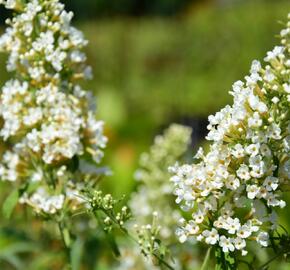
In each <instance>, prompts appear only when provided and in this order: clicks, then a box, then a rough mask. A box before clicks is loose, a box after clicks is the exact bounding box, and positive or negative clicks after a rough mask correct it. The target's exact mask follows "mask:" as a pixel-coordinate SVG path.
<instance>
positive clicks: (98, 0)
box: [0, 0, 202, 24]
mask: <svg viewBox="0 0 290 270" xmlns="http://www.w3.org/2000/svg"><path fill="white" fill-rule="evenodd" d="M62 2H63V3H65V5H66V9H67V10H72V11H74V12H75V13H76V14H77V19H96V18H102V17H108V16H123V15H124V16H145V15H158V16H171V15H175V14H176V13H178V12H180V11H181V10H183V9H184V8H186V6H187V5H190V4H191V3H194V2H202V0H154V1H152V0H110V1H108V0H63V1H62ZM8 14H9V13H8V12H7V11H5V10H4V8H3V7H1V8H0V23H1V24H3V23H4V21H5V18H6V17H7V16H8Z"/></svg>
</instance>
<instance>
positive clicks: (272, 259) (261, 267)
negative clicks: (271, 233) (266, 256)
mask: <svg viewBox="0 0 290 270" xmlns="http://www.w3.org/2000/svg"><path fill="white" fill-rule="evenodd" d="M283 254H285V251H283V252H280V253H278V254H276V255H275V256H274V257H272V258H271V259H270V260H269V261H267V262H266V263H264V264H263V265H262V266H260V267H259V268H258V270H264V269H265V267H266V266H268V265H269V264H270V263H271V262H273V261H274V260H276V259H277V258H279V257H280V256H282V255H283Z"/></svg>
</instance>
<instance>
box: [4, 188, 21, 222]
mask: <svg viewBox="0 0 290 270" xmlns="http://www.w3.org/2000/svg"><path fill="white" fill-rule="evenodd" d="M18 199H19V192H18V190H17V189H15V190H13V191H12V192H11V193H10V194H9V195H8V197H7V198H6V200H5V201H4V203H3V206H2V211H3V215H4V217H5V218H7V219H9V218H10V216H11V214H12V212H13V210H14V208H15V206H16V205H17V203H18Z"/></svg>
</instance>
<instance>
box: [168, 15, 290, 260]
mask: <svg viewBox="0 0 290 270" xmlns="http://www.w3.org/2000/svg"><path fill="white" fill-rule="evenodd" d="M288 17H289V19H290V14H289V16H288ZM281 40H282V42H281V43H282V44H281V46H277V47H275V48H274V50H273V51H270V52H268V53H267V57H266V58H265V59H264V60H265V62H266V66H265V67H264V68H263V67H262V66H261V64H260V63H259V62H258V61H256V60H255V61H254V62H253V64H252V67H251V72H250V75H249V76H246V77H245V82H242V81H238V82H236V83H234V85H233V90H232V91H231V92H230V94H231V95H232V96H233V97H234V102H233V105H232V106H226V107H225V108H223V109H222V110H221V111H220V112H218V113H217V114H215V115H212V116H209V125H208V129H209V133H208V135H207V140H210V141H212V144H211V145H210V150H209V151H208V152H207V153H204V151H203V150H202V149H200V150H199V151H198V153H197V155H196V156H195V158H196V161H197V162H196V163H195V164H191V165H182V166H178V165H176V166H173V167H171V168H170V172H171V173H172V174H173V176H172V178H171V181H172V182H173V183H174V184H175V192H174V193H175V195H176V196H177V199H176V202H177V203H178V204H179V203H181V204H182V208H183V209H184V210H187V211H190V212H191V213H192V218H191V219H190V220H188V221H185V220H184V219H182V220H181V221H180V222H181V226H180V228H179V229H178V230H177V235H178V236H179V239H180V241H181V242H185V241H186V240H187V239H188V238H194V239H196V240H197V241H202V242H205V243H206V244H209V245H216V246H219V247H220V248H221V249H222V251H223V252H234V251H235V250H238V251H241V253H242V255H246V254H247V242H248V241H250V240H254V241H257V242H258V243H259V244H260V245H261V246H264V247H266V246H268V244H269V231H271V230H274V229H275V228H276V226H277V214H276V212H275V208H277V207H280V208H283V207H285V202H284V201H283V200H282V199H281V197H282V195H283V191H284V189H285V186H288V185H289V176H290V174H289V167H290V160H289V145H290V144H289V143H290V135H289V132H290V117H289V102H290V85H289V83H290V69H289V68H290V59H289V53H290V22H288V24H287V28H286V29H284V30H282V31H281Z"/></svg>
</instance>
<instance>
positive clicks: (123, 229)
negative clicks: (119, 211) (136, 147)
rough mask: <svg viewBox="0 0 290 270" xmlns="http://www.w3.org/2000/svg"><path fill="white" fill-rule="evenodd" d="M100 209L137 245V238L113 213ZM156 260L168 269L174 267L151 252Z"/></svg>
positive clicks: (170, 269)
mask: <svg viewBox="0 0 290 270" xmlns="http://www.w3.org/2000/svg"><path fill="white" fill-rule="evenodd" d="M99 210H100V211H102V212H103V213H104V214H105V215H107V216H108V217H109V218H111V220H112V221H113V222H114V223H115V224H116V225H117V226H118V228H119V230H120V231H121V232H122V233H123V234H125V235H126V236H127V237H129V238H130V239H131V240H132V241H133V242H135V243H136V244H137V245H139V243H138V240H137V239H135V237H133V236H132V235H131V234H129V232H128V231H127V230H126V229H125V228H124V227H122V226H121V225H120V224H119V222H118V221H117V220H116V219H115V217H114V216H113V215H111V214H110V213H109V212H108V211H107V210H106V209H99ZM94 216H95V217H96V213H94ZM152 255H153V256H154V257H155V258H156V259H157V260H158V261H159V263H161V264H162V265H163V266H165V267H166V268H168V269H169V270H174V268H173V267H172V266H171V265H170V264H168V263H167V262H166V261H165V260H164V259H163V258H161V257H160V256H159V255H158V254H156V253H153V254H152Z"/></svg>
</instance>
